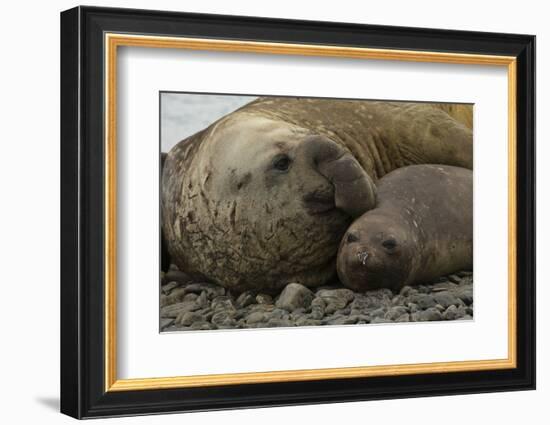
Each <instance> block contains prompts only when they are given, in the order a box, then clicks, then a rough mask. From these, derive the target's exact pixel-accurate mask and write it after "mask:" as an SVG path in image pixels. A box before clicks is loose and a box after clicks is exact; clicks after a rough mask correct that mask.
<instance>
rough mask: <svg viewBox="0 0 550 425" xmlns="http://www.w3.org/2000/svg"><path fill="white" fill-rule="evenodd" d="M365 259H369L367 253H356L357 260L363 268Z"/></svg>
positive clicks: (365, 262)
mask: <svg viewBox="0 0 550 425" xmlns="http://www.w3.org/2000/svg"><path fill="white" fill-rule="evenodd" d="M367 258H369V253H368V252H367V251H359V252H358V253H357V259H358V260H359V262H360V263H361V264H362V265H364V266H366V265H367Z"/></svg>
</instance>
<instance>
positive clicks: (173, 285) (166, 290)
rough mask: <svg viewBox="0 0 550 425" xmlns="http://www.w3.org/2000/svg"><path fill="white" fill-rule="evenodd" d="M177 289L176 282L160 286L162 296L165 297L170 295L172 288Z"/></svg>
mask: <svg viewBox="0 0 550 425" xmlns="http://www.w3.org/2000/svg"><path fill="white" fill-rule="evenodd" d="M177 287H178V282H173V281H172V282H168V283H167V284H166V285H162V288H161V289H162V292H163V294H165V295H168V294H170V292H171V291H172V289H174V288H177Z"/></svg>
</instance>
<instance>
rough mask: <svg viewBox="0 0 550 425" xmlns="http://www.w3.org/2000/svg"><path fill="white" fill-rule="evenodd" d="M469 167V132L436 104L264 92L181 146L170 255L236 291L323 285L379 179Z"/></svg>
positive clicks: (174, 161)
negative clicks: (401, 172) (416, 168)
mask: <svg viewBox="0 0 550 425" xmlns="http://www.w3.org/2000/svg"><path fill="white" fill-rule="evenodd" d="M429 162H437V163H446V164H453V165H459V166H464V167H471V166H472V131H471V129H470V128H468V127H467V126H466V125H464V124H462V123H461V122H459V121H458V120H455V119H454V118H453V117H452V116H451V114H450V112H448V111H445V110H444V109H443V108H441V107H438V106H437V105H433V104H411V103H398V102H395V103H394V102H371V101H344V100H328V99H297V98H259V99H258V100H256V101H254V102H252V103H250V104H248V105H246V106H244V107H243V108H241V109H239V110H237V111H235V112H233V113H231V114H229V115H227V116H225V117H224V118H222V119H220V120H219V121H217V122H215V123H214V124H212V125H211V126H210V127H208V128H206V129H205V130H203V131H201V132H199V133H197V134H195V135H193V136H191V137H189V138H188V139H186V140H183V141H182V142H180V143H179V144H177V145H176V146H175V147H174V148H173V149H172V150H171V151H170V152H169V153H168V156H167V158H166V161H165V164H164V170H163V176H162V222H163V227H164V228H163V233H164V237H165V240H166V244H167V247H168V250H169V251H170V254H171V256H172V261H173V262H174V263H175V264H176V265H178V267H179V268H180V269H182V270H185V271H186V272H187V273H189V274H191V275H197V276H201V278H206V279H208V280H210V281H213V282H216V283H218V284H220V285H222V286H224V287H226V288H229V289H231V290H235V291H237V292H239V291H243V290H247V289H250V290H262V291H266V292H269V291H271V292H276V291H278V290H279V289H281V288H282V287H284V286H285V285H286V284H287V283H289V282H300V283H302V284H304V285H306V286H317V285H322V284H324V283H326V281H327V280H328V279H330V278H331V277H333V276H334V274H335V260H336V252H337V250H338V244H339V242H340V239H341V237H342V235H343V234H344V232H345V231H346V229H347V227H348V226H349V224H350V223H351V220H352V219H353V218H355V217H358V216H360V215H361V214H363V213H364V212H365V211H368V210H369V209H371V208H373V207H374V205H375V202H376V197H375V186H374V182H375V181H376V180H377V179H378V178H380V177H382V176H383V175H385V174H386V173H388V172H390V171H392V170H394V169H396V168H399V167H403V166H406V165H409V164H416V163H429Z"/></svg>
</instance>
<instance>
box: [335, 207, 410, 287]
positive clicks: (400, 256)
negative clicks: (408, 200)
mask: <svg viewBox="0 0 550 425" xmlns="http://www.w3.org/2000/svg"><path fill="white" fill-rule="evenodd" d="M409 235H410V231H408V227H407V225H406V223H404V222H403V221H401V220H399V219H397V218H394V217H390V216H387V215H385V214H382V213H380V212H378V211H377V210H372V211H370V212H368V213H366V214H364V215H363V216H361V217H360V218H359V219H357V220H356V221H355V222H354V223H353V224H352V225H351V226H350V228H349V229H348V231H347V232H346V234H345V235H344V237H343V238H342V241H341V243H340V249H339V251H338V261H337V269H338V276H339V277H340V280H341V281H342V283H343V284H344V285H345V286H347V287H348V288H351V289H353V290H355V291H366V290H371V289H379V288H388V289H392V290H399V289H400V288H401V287H402V286H403V285H404V284H406V283H407V279H408V277H409V275H410V273H411V267H412V265H413V256H414V242H413V241H412V240H411V238H410V236H409Z"/></svg>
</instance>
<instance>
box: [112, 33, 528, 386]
mask: <svg viewBox="0 0 550 425" xmlns="http://www.w3.org/2000/svg"><path fill="white" fill-rule="evenodd" d="M104 43H105V88H104V90H105V141H104V143H105V283H104V284H105V330H104V332H105V377H104V378H105V391H135V390H151V389H166V388H182V387H203V386H214V385H237V384H253V383H269V382H288V381H312V380H321V379H340V378H342V379H343V378H358V377H374V376H389V375H410V374H417V373H448V372H464V371H481V370H496V369H510V368H515V367H516V361H517V359H516V326H517V323H516V308H517V305H516V284H517V282H516V251H517V245H516V241H517V233H516V231H517V230H516V214H517V212H516V83H517V77H516V58H515V57H513V56H492V55H476V54H461V53H442V52H424V51H410V50H392V49H369V48H358V47H340V46H325V45H307V44H285V43H266V42H255V41H235V40H212V39H198V38H179V37H160V36H145V35H128V34H115V33H106V34H105V40H104ZM119 46H133V47H150V48H170V49H190V50H208V51H231V52H248V53H263V54H281V55H302V56H328V57H342V58H356V59H377V60H398V61H405V62H435V63H451V64H469V65H494V66H504V67H507V71H508V357H507V358H505V359H495V360H469V361H455V362H436V363H419V364H399V365H382V366H362V367H343V368H326V369H304V370H288V371H270V372H252V373H230V374H215V375H192V376H174V377H164V378H158V377H151V378H138V379H134V378H133V379H118V378H117V373H116V362H117V351H116V347H117V338H116V335H117V333H116V330H117V325H116V264H117V256H116V208H117V205H116V199H117V197H116V187H117V182H116V163H117V159H116V123H117V119H116V117H117V111H116V106H117V104H116V100H117V48H118V47H119Z"/></svg>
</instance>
